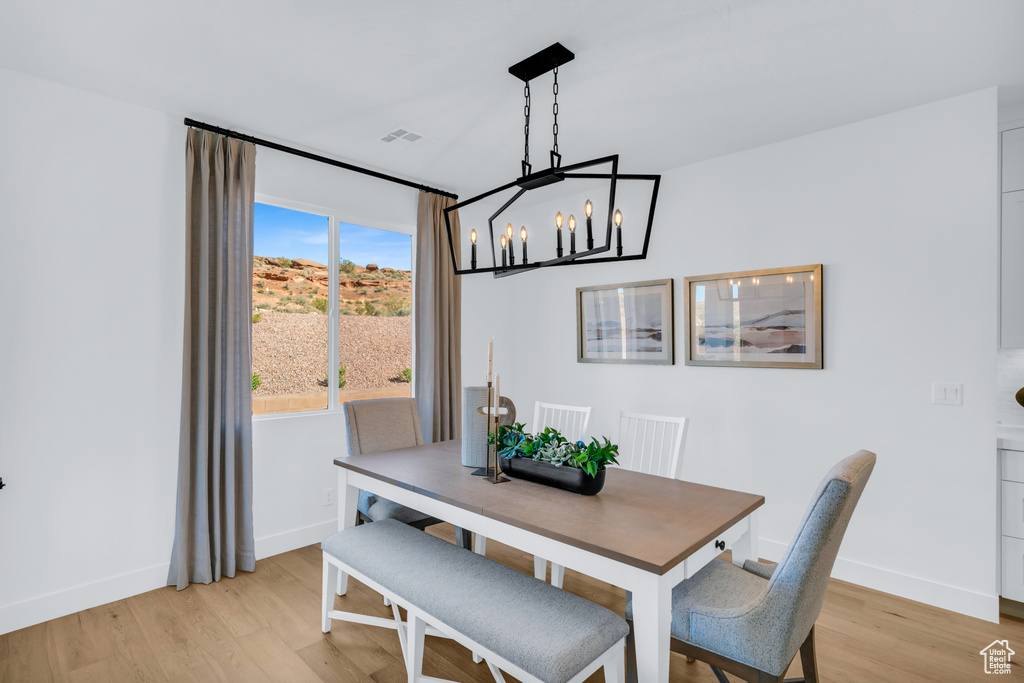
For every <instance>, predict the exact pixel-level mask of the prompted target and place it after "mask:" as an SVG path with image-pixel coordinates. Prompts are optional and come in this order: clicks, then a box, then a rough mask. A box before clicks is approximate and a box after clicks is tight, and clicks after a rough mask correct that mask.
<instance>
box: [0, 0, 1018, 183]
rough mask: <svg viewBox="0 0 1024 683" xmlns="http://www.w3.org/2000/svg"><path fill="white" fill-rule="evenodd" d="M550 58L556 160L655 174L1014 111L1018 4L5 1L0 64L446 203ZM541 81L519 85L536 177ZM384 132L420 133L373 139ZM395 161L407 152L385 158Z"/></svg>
mask: <svg viewBox="0 0 1024 683" xmlns="http://www.w3.org/2000/svg"><path fill="white" fill-rule="evenodd" d="M556 41H558V42H561V43H562V44H563V45H565V46H566V47H568V48H569V49H570V50H572V51H573V52H575V53H576V59H575V61H573V62H571V63H569V64H567V65H566V66H564V67H562V69H561V70H560V74H559V81H560V93H559V108H560V112H559V129H560V130H559V133H560V135H559V143H560V144H559V147H560V151H561V152H562V154H563V157H564V163H571V162H574V161H582V160H585V159H589V158H592V157H596V156H599V155H604V154H608V153H614V152H618V153H619V154H620V155H621V159H620V171H622V172H658V171H662V170H666V169H668V168H672V167H675V166H679V165H683V164H686V163H691V162H694V161H698V160H701V159H707V158H711V157H715V156H720V155H722V154H727V153H730V152H734V151H739V150H742V149H748V148H751V147H755V146H759V145H763V144H767V143H771V142H774V141H778V140H784V139H787V138H791V137H794V136H798V135H803V134H806V133H810V132H813V131H817V130H823V129H826V128H831V127H834V126H837V125H842V124H844V123H849V122H852V121H857V120H861V119H864V118H868V117H871V116H876V115H879V114H883V113H887V112H890V111H895V110H898V109H903V108H906V107H911V106H915V105H918V104H923V103H926V102H931V101H934V100H938V99H942V98H945V97H951V96H954V95H958V94H962V93H966V92H970V91H973V90H978V89H981V88H985V87H989V86H993V85H1003V86H1012V87H1010V88H1008V89H1006V90H1004V91H1003V96H1004V99H1003V102H1004V103H1007V102H1011V101H1020V100H1024V1H1022V0H844V1H840V0H675V1H671V2H669V1H661V0H659V1H657V2H647V1H643V0H635V1H634V2H632V3H627V2H621V1H620V2H615V1H612V0H603V1H594V0H591V1H584V0H562V1H559V2H555V1H553V0H431V1H429V2H427V1H425V0H391V1H389V2H382V1H380V0H377V1H376V2H368V1H362V2H352V1H346V0H302V1H295V2H283V1H281V0H244V1H243V0H202V1H201V0H174V1H170V0H164V1H163V2H160V1H157V0H149V1H145V0H89V1H87V2H83V1H82V0H33V1H32V2H17V1H16V0H5V1H4V3H3V5H2V6H0V66H3V67H7V68H9V69H13V70H16V71H21V72H24V73H28V74H32V75H36V76H40V77H42V78H46V79H50V80H53V81H57V82H59V83H64V84H67V85H71V86H75V87H79V88H83V89H85V90H90V91H94V92H97V93H101V94H103V95H108V96H110V97H114V98H117V99H120V100H125V101H128V102H133V103H137V104H140V105H143V106H146V107H151V108H155V109H158V110H162V111H166V112H168V113H170V114H172V115H174V116H190V117H193V118H196V119H199V120H202V121H207V122H209V123H214V124H218V125H223V126H225V127H229V128H233V129H235V130H240V131H244V132H248V133H251V134H254V135H257V136H260V137H266V138H271V139H274V140H278V141H282V142H285V143H288V144H293V145H296V146H301V147H304V148H307V149H311V150H315V151H319V152H322V153H325V154H329V155H333V156H337V157H340V158H344V159H346V160H350V161H354V162H356V163H360V164H364V165H368V166H371V167H374V168H379V169H384V170H386V171H389V172H393V173H395V174H398V175H402V176H405V177H408V178H411V179H415V180H419V181H422V182H426V183H428V184H430V185H433V186H436V187H441V188H444V189H449V190H453V191H456V192H458V193H459V194H461V195H462V196H463V197H467V196H469V195H471V194H476V193H478V192H480V191H483V190H486V189H488V188H490V187H492V186H495V185H498V184H502V183H505V182H508V181H510V180H512V179H513V178H514V177H515V176H516V175H518V172H519V161H520V159H521V158H522V146H523V139H522V124H523V121H522V106H523V101H522V83H521V82H520V81H518V80H517V79H515V78H514V77H512V76H510V75H509V74H508V72H507V68H508V66H509V65H511V64H513V63H515V62H517V61H519V60H520V59H523V58H525V57H527V56H529V55H530V54H532V53H534V52H536V51H538V50H540V49H542V48H544V47H546V46H548V45H549V44H551V43H553V42H556ZM550 87H551V82H550V78H549V77H548V76H544V77H541V78H539V79H537V80H536V81H534V83H533V114H534V120H533V126H532V129H531V141H532V147H531V153H532V157H533V161H534V168H535V169H538V168H540V167H542V166H544V165H546V159H547V150H548V149H549V148H550V144H551V137H550V130H551V94H550V92H551V91H550ZM398 126H404V127H408V128H409V129H412V130H414V131H416V132H418V133H421V134H425V135H427V136H430V138H433V140H426V141H424V142H419V143H416V145H415V146H411V147H410V146H409V145H408V143H405V142H403V141H399V142H393V143H390V144H385V143H383V142H381V141H380V138H381V136H382V135H383V134H385V133H386V132H388V131H390V130H392V129H393V128H396V127H398ZM402 146H404V147H405V149H402V148H401V147H402Z"/></svg>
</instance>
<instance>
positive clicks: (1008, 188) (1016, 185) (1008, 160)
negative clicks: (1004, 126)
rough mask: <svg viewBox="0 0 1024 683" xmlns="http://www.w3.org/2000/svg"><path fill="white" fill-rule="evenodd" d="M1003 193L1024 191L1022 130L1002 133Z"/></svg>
mask: <svg viewBox="0 0 1024 683" xmlns="http://www.w3.org/2000/svg"><path fill="white" fill-rule="evenodd" d="M1002 137H1003V140H1002V142H1003V150H1002V152H1003V153H1002V157H1003V167H1002V176H1003V190H1002V191H1003V192H1015V191H1017V190H1024V128H1014V129H1012V130H1006V131H1003V136H1002Z"/></svg>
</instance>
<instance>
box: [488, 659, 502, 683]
mask: <svg viewBox="0 0 1024 683" xmlns="http://www.w3.org/2000/svg"><path fill="white" fill-rule="evenodd" d="M487 668H488V669H490V670H491V675H492V676H494V683H505V677H504V676H502V675H501V669H499V668H498V667H496V666H494V665H493V664H491V663H490V662H487Z"/></svg>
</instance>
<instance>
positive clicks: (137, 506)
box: [0, 69, 185, 633]
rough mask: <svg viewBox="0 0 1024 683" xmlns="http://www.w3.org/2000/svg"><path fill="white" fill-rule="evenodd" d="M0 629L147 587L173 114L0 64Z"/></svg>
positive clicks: (162, 424) (159, 485)
mask: <svg viewBox="0 0 1024 683" xmlns="http://www.w3.org/2000/svg"><path fill="white" fill-rule="evenodd" d="M0 100H2V102H3V106H0V149H2V150H3V152H2V153H0V178H2V182H0V253H2V254H3V259H4V266H3V271H4V287H3V291H4V315H3V332H2V333H0V387H2V389H0V476H2V477H3V479H4V483H5V484H6V485H7V486H6V488H4V489H3V490H2V491H0V633H3V632H6V631H10V630H13V629H16V628H20V627H22V626H26V625H28V624H32V623H36V622H38V621H42V620H44V619H49V618H52V617H54V616H58V615H60V614H66V613H68V612H74V611H77V610H80V609H83V608H86V607H90V606H93V605H97V604H102V603H105V602H108V601H110V600H114V599H119V598H122V597H125V596H127V595H132V594H135V593H138V592H141V591H143V590H149V589H151V588H155V587H157V586H160V585H162V584H163V583H164V582H165V580H166V578H167V564H168V560H169V555H170V548H171V542H172V539H173V525H174V498H175V477H176V471H177V454H178V414H179V403H180V396H181V343H182V310H183V305H184V303H183V302H184V230H183V226H184V202H183V197H184V170H183V163H182V162H183V159H184V149H185V145H184V138H185V129H184V127H183V126H182V125H181V121H180V119H174V118H171V117H168V116H166V115H164V114H161V113H158V112H155V111H151V110H148V109H143V108H140V107H136V106H132V105H128V104H124V103H121V102H116V101H114V100H110V99H107V98H103V97H99V96H96V95H92V94H90V93H86V92H83V91H80V90H75V89H72V88H68V87H65V86H60V85H56V84H54V83H50V82H47V81H43V80H39V79H36V78H32V77H28V76H24V75H21V74H17V73H15V72H12V71H7V70H3V69H0Z"/></svg>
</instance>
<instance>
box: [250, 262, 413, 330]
mask: <svg viewBox="0 0 1024 683" xmlns="http://www.w3.org/2000/svg"><path fill="white" fill-rule="evenodd" d="M328 275H329V274H328V272H327V266H325V265H323V264H322V263H316V262H315V261H306V260H305V259H295V260H294V261H291V260H289V259H286V258H270V257H266V256H256V257H254V258H253V265H252V288H253V295H252V304H253V308H254V309H256V311H257V312H258V311H260V310H273V311H278V312H280V313H309V312H312V311H317V312H320V313H327V291H328V284H327V283H328ZM338 276H339V282H338V291H339V296H340V300H341V308H340V312H341V314H342V315H375V316H388V315H409V312H410V308H411V301H412V273H411V272H410V271H408V270H393V269H391V268H377V266H376V265H374V264H372V263H371V264H368V265H366V266H357V265H355V264H354V263H351V262H349V261H342V264H341V267H340V268H339V272H338Z"/></svg>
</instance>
